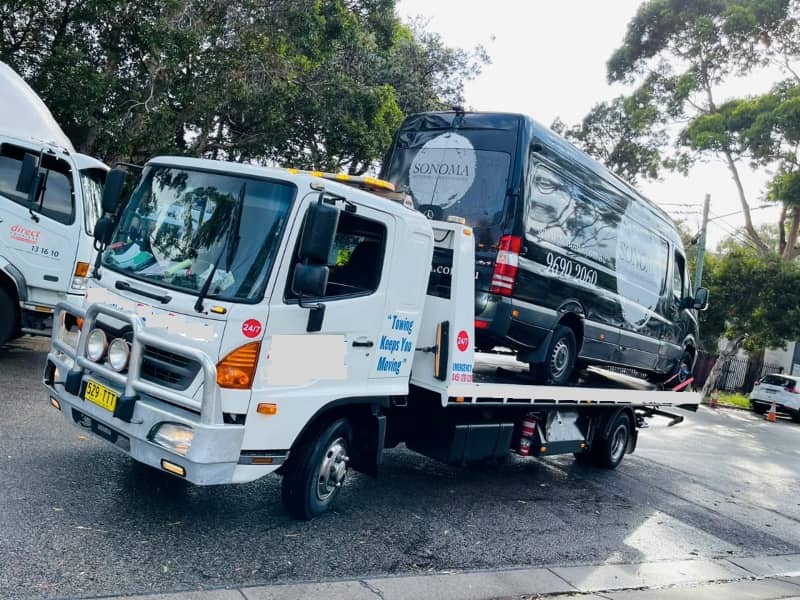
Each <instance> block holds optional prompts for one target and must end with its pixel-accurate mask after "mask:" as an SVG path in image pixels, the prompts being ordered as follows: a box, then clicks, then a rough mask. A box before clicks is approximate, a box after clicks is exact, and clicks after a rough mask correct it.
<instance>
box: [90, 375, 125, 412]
mask: <svg viewBox="0 0 800 600" xmlns="http://www.w3.org/2000/svg"><path fill="white" fill-rule="evenodd" d="M83 397H84V398H85V399H86V400H88V401H89V402H92V403H93V404H97V406H99V407H101V408H105V409H106V410H108V411H111V412H112V413H113V412H114V409H115V408H116V407H117V400H118V399H119V394H117V393H116V392H115V391H114V390H110V389H108V388H107V387H106V386H104V385H100V384H99V383H97V382H96V381H92V380H91V379H89V380H87V381H86V390H85V391H84V392H83Z"/></svg>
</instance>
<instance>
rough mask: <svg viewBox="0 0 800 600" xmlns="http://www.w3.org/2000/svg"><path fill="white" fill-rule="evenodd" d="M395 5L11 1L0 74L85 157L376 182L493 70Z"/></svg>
mask: <svg viewBox="0 0 800 600" xmlns="http://www.w3.org/2000/svg"><path fill="white" fill-rule="evenodd" d="M394 5H395V3H394V0H322V1H318V0H270V1H268V2H264V1H263V0H238V1H235V2H226V1H224V0H153V2H150V3H143V4H142V3H139V4H135V3H130V2H125V1H123V0H52V1H50V2H43V1H42V0H15V1H14V2H11V3H6V4H3V5H0V60H3V61H5V62H8V63H9V64H10V65H11V66H12V67H13V68H15V69H16V70H17V71H18V72H20V73H21V74H22V75H23V76H24V77H25V78H26V79H27V80H28V82H29V83H30V84H31V85H32V87H33V88H34V89H35V90H36V91H37V92H38V93H39V94H40V95H41V96H42V97H43V99H44V100H45V102H46V103H47V104H48V106H49V107H50V109H51V111H52V112H53V114H54V115H55V117H56V119H57V120H58V121H59V122H60V123H61V125H62V127H63V129H64V130H65V132H66V133H67V134H68V135H69V136H70V137H71V139H72V140H73V142H74V143H75V144H76V146H77V147H78V148H79V149H80V150H81V151H83V152H87V153H90V154H98V155H100V156H101V157H103V158H104V159H106V160H108V161H109V162H110V161H113V160H115V159H124V160H133V161H137V162H140V161H143V160H146V159H147V158H149V157H150V156H152V155H153V154H158V153H170V154H175V153H177V154H188V155H194V156H205V157H211V158H227V159H230V160H238V161H252V162H258V163H283V162H289V163H292V164H294V165H297V166H300V167H308V168H323V169H330V170H339V169H347V170H349V171H350V172H353V173H360V172H363V171H364V170H366V169H367V168H368V167H369V166H370V165H371V164H372V163H373V162H374V161H375V160H376V159H377V158H379V157H380V155H381V153H382V152H383V150H384V148H386V147H387V146H388V145H389V142H390V139H391V135H392V133H393V131H394V130H395V129H396V127H397V125H398V124H399V121H400V119H401V118H402V116H403V114H404V113H405V112H407V111H408V110H425V109H429V108H437V107H440V106H442V105H443V104H445V103H449V102H452V101H458V100H460V99H461V93H462V90H463V81H464V80H465V79H468V78H470V77H473V76H475V75H476V74H477V73H478V72H479V71H480V67H481V65H482V64H483V63H484V62H485V60H486V57H485V54H484V53H483V52H482V51H481V50H480V49H476V50H475V51H473V52H467V51H462V50H456V49H450V48H447V47H445V46H443V45H442V44H441V42H440V40H439V39H438V37H437V36H435V35H434V34H431V33H428V32H426V31H425V30H424V29H422V28H419V27H418V26H414V27H412V26H407V25H404V24H402V23H401V22H400V21H399V19H398V18H397V16H396V14H395V10H394Z"/></svg>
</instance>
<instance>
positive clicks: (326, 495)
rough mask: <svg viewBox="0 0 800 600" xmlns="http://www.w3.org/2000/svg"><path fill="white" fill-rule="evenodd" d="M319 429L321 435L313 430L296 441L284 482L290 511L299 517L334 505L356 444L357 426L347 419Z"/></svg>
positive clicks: (304, 516) (318, 513) (311, 515)
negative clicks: (352, 449) (350, 454)
mask: <svg viewBox="0 0 800 600" xmlns="http://www.w3.org/2000/svg"><path fill="white" fill-rule="evenodd" d="M316 431H317V435H315V434H314V433H311V434H310V435H307V436H305V437H304V439H303V440H301V441H300V443H299V444H295V445H296V448H295V449H293V450H292V452H291V453H290V455H289V460H288V461H287V462H286V464H285V465H284V469H285V472H284V475H283V481H282V482H281V496H282V499H283V505H284V506H285V507H286V510H287V511H288V512H289V514H290V515H291V516H292V517H294V518H295V519H302V520H306V521H307V520H310V519H312V518H314V517H316V516H318V515H321V514H322V513H324V512H326V511H328V510H331V509H332V508H333V506H334V504H335V502H336V498H337V497H338V496H339V492H341V489H342V488H341V484H342V483H343V482H344V477H345V475H346V472H347V462H348V461H349V456H347V454H348V453H349V452H350V451H351V448H352V446H353V428H352V427H351V425H350V422H349V421H348V420H347V419H337V420H335V421H333V422H332V423H330V424H328V425H327V426H323V427H322V429H321V430H319V429H317V430H316ZM323 470H324V472H323ZM335 483H338V484H339V485H338V486H336V485H335ZM329 484H330V485H329Z"/></svg>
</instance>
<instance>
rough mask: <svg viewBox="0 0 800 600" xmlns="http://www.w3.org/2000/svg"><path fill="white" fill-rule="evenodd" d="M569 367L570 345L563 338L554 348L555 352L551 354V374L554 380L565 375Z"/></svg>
mask: <svg viewBox="0 0 800 600" xmlns="http://www.w3.org/2000/svg"><path fill="white" fill-rule="evenodd" d="M568 367H569V344H568V343H567V341H566V340H565V339H564V338H561V339H560V340H558V341H557V342H556V345H555V346H553V352H552V354H550V372H551V374H552V375H553V378H554V379H558V378H559V377H561V376H562V375H563V374H564V371H566V370H567V368H568Z"/></svg>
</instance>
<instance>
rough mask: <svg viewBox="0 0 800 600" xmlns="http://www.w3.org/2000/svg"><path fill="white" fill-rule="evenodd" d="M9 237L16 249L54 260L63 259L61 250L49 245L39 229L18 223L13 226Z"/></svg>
mask: <svg viewBox="0 0 800 600" xmlns="http://www.w3.org/2000/svg"><path fill="white" fill-rule="evenodd" d="M9 239H10V240H11V242H12V245H13V247H14V248H15V249H16V250H19V251H21V252H25V253H27V254H35V255H36V256H44V257H46V258H50V259H53V260H61V251H60V250H59V249H58V248H53V247H51V246H50V245H48V244H47V243H46V240H45V239H43V238H42V232H41V231H40V230H38V229H33V228H31V227H26V226H24V225H21V224H19V223H17V224H15V225H12V226H11V229H10V232H9Z"/></svg>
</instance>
